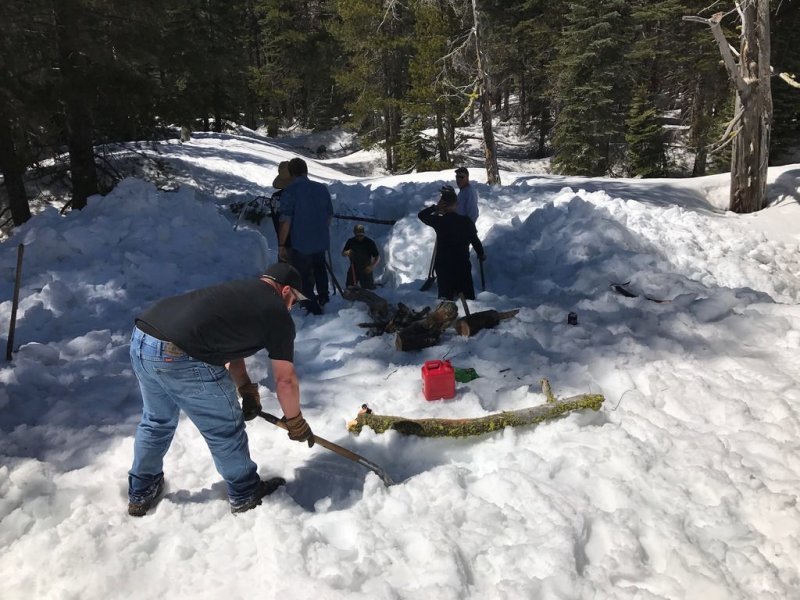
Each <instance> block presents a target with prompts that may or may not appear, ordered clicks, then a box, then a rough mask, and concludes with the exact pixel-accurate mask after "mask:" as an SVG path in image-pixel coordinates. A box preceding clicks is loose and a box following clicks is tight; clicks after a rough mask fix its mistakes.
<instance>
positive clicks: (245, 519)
mask: <svg viewBox="0 0 800 600" xmlns="http://www.w3.org/2000/svg"><path fill="white" fill-rule="evenodd" d="M345 142H346V141H342V144H344V143H345ZM314 143H315V142H314V141H310V140H303V141H302V145H304V146H308V145H309V144H312V145H313V144H314ZM161 150H162V156H163V157H164V158H165V160H166V161H167V162H168V164H170V165H171V172H172V174H173V176H174V177H175V178H176V179H177V180H179V181H180V182H181V183H182V184H183V185H182V187H181V188H180V189H179V190H178V191H172V192H167V191H158V190H156V188H155V187H153V186H152V185H150V184H147V183H144V182H142V181H139V180H133V179H130V180H126V181H124V182H123V183H122V184H121V185H120V186H119V187H118V188H117V189H116V190H114V191H113V192H112V193H111V194H109V195H108V196H106V197H104V198H101V197H95V198H92V199H90V202H89V205H88V207H87V208H86V209H85V210H83V211H81V212H72V213H69V214H68V215H66V216H60V215H59V214H58V211H57V210H56V209H50V210H47V211H45V212H44V213H42V214H40V215H39V216H37V217H36V218H34V219H33V220H31V221H30V222H29V223H27V224H26V225H25V226H23V227H21V228H19V229H18V230H17V231H16V232H15V234H14V236H13V237H12V238H11V239H9V240H8V241H6V242H4V243H3V244H2V245H0V271H2V274H3V277H2V281H0V298H1V299H2V300H3V302H2V303H0V323H1V325H0V327H2V329H1V330H0V335H2V337H3V340H5V339H6V337H7V334H8V326H9V321H10V316H11V298H12V295H13V281H14V276H15V269H16V260H17V247H18V245H19V244H21V243H24V244H25V254H24V266H23V272H22V289H21V293H20V308H19V312H18V314H17V324H16V334H15V345H14V355H13V360H12V361H11V362H8V363H4V364H3V365H2V367H1V368H0V381H2V388H0V430H1V431H2V436H0V456H1V457H2V462H1V464H0V597H2V598H3V600H12V599H25V600H27V599H30V598H36V599H40V598H41V599H51V598H52V599H58V600H61V599H67V598H75V599H81V600H86V599H106V598H131V599H133V598H147V597H155V596H158V597H163V598H170V599H177V598H187V599H188V598H192V599H195V598H209V599H217V598H228V599H236V598H254V597H264V598H279V599H281V600H289V599H298V600H305V599H307V598H317V599H328V598H330V599H339V598H342V599H344V598H346V599H356V598H363V599H370V600H372V599H375V598H381V599H383V598H386V599H389V598H391V599H399V598H403V599H409V600H410V599H414V600H416V599H432V600H434V599H435V600H442V599H453V600H456V599H463V598H476V599H479V598H480V599H485V598H490V599H495V598H507V599H521V598H526V599H528V598H545V599H548V598H559V599H565V600H566V599H575V598H593V599H595V598H670V599H673V598H681V599H697V598H702V599H704V600H709V599H724V600H729V599H738V598H742V599H753V598H759V599H761V598H775V599H779V598H780V599H785V598H797V597H800V510H799V509H798V494H799V493H800V441H799V440H800V420H799V419H798V416H799V413H800V361H799V360H798V358H797V357H798V354H800V305H799V304H800V204H799V202H800V165H789V166H786V167H780V168H773V169H772V170H771V172H770V174H771V186H770V197H771V198H772V199H773V204H772V206H771V207H770V208H768V209H766V210H764V211H762V212H760V213H757V214H754V215H745V216H742V215H734V214H731V213H727V212H725V211H724V207H725V205H726V203H727V197H726V194H727V178H726V177H725V176H713V177H707V178H702V179H680V180H668V179H664V180H646V181H645V180H606V179H580V178H565V177H553V176H548V175H545V174H543V173H545V169H543V168H536V166H535V165H533V164H531V163H517V164H516V166H512V165H510V164H508V163H504V166H505V167H507V168H506V169H505V170H503V172H502V178H503V184H504V185H502V186H500V187H495V188H489V187H488V186H487V185H485V175H484V174H483V173H481V172H480V171H479V170H473V172H472V174H473V180H475V181H476V182H477V185H478V189H479V193H480V196H481V201H480V210H481V216H480V218H479V220H478V230H479V234H480V235H481V237H482V239H483V240H484V244H485V247H486V252H487V256H488V260H487V262H486V279H487V282H486V288H487V289H486V291H482V292H480V293H479V294H478V298H477V300H476V301H474V302H471V309H472V310H474V311H477V310H482V309H489V308H493V309H497V310H507V309H511V308H519V309H520V312H519V314H518V315H517V316H516V317H515V318H514V319H511V320H508V321H504V322H503V323H502V324H501V325H500V326H498V327H497V328H496V329H492V330H486V331H483V332H481V333H479V334H478V335H476V336H475V337H472V338H461V337H458V336H457V335H456V334H455V332H454V331H451V332H448V333H446V334H445V336H444V337H443V339H442V342H441V344H440V345H438V346H435V347H432V348H428V349H426V350H424V351H420V352H411V353H401V352H398V351H396V350H395V349H394V340H393V338H392V337H391V336H388V335H387V336H383V337H367V336H366V334H365V330H364V329H363V328H360V327H359V326H358V324H359V323H362V322H364V321H367V320H368V316H367V313H366V307H365V306H364V305H363V304H360V303H349V302H347V301H345V300H343V299H342V298H341V296H339V295H335V296H333V301H332V302H331V304H330V305H328V306H326V313H325V315H323V316H321V317H313V316H306V315H304V314H303V313H302V311H294V315H293V316H294V319H295V322H296V325H297V332H298V333H297V340H296V365H297V368H298V372H299V374H300V378H301V397H302V403H303V412H304V414H305V415H306V417H307V419H308V421H309V423H310V425H311V426H312V428H313V429H314V431H315V432H316V433H317V434H319V435H321V436H323V437H325V438H327V439H329V440H331V441H333V442H336V443H338V444H340V445H342V446H345V447H347V448H350V449H352V450H353V451H355V452H357V453H359V454H362V455H363V456H365V457H367V458H368V459H369V460H371V461H373V462H375V463H377V464H378V465H380V466H381V467H382V468H384V469H385V470H386V471H387V472H388V473H389V474H390V475H391V477H392V478H393V479H394V480H395V481H397V482H398V483H397V484H396V485H394V486H391V487H385V486H384V485H383V483H382V482H381V480H380V479H379V478H378V477H377V476H376V475H375V474H373V473H371V472H369V471H367V470H365V469H364V468H363V467H361V466H359V465H358V464H355V463H352V462H349V461H347V460H345V459H343V458H341V457H339V456H337V455H335V454H333V453H331V452H329V451H326V450H325V449H323V448H320V447H319V446H315V447H314V448H312V449H308V448H307V447H305V446H304V445H301V444H297V443H293V442H290V441H289V440H288V439H287V437H286V435H285V433H284V432H283V431H281V430H279V429H276V428H275V427H273V426H272V425H270V424H268V423H267V422H265V421H263V420H256V421H253V422H250V423H249V424H248V435H249V438H250V447H251V452H252V454H253V457H254V459H255V461H256V462H257V463H258V464H259V467H260V472H261V474H262V475H263V476H274V475H280V476H283V477H285V478H286V479H287V480H288V485H287V486H286V487H285V488H284V489H282V490H280V491H278V492H277V493H276V494H274V495H273V496H271V497H269V498H267V499H266V500H265V502H264V504H263V505H262V506H261V507H259V508H257V509H255V510H252V511H249V512H247V513H244V514H242V515H240V516H236V517H234V516H233V515H231V514H230V512H229V508H228V503H227V501H226V493H225V487H224V485H223V483H222V481H221V480H220V478H219V476H218V475H217V473H216V471H215V470H214V467H213V464H212V461H211V458H210V456H209V453H208V451H207V449H206V447H205V444H204V442H203V440H202V438H201V437H200V435H199V434H198V432H197V431H196V429H195V428H194V427H193V426H192V425H191V423H189V422H187V421H185V420H183V421H182V422H181V424H180V426H179V428H178V432H177V435H176V437H175V440H174V442H173V445H172V448H171V450H170V452H169V453H168V455H167V459H166V464H165V474H166V478H167V482H168V483H167V493H166V495H165V498H164V499H163V501H162V502H161V503H160V504H159V505H158V506H157V508H156V509H155V510H153V511H152V512H151V514H148V515H147V516H146V517H144V518H141V519H133V518H130V517H128V516H127V514H126V505H127V499H126V475H127V469H128V468H129V466H130V462H131V458H132V446H133V434H134V430H135V427H136V424H137V422H138V418H139V415H140V410H141V402H140V398H139V392H138V387H137V385H136V382H135V379H134V377H133V375H132V372H131V368H130V364H129V359H128V339H129V336H130V331H131V326H132V322H133V317H134V316H135V315H136V314H137V313H138V312H139V311H140V310H141V309H143V308H144V307H146V306H147V305H149V304H150V303H152V302H154V301H155V300H157V299H159V298H161V297H163V296H166V295H171V294H176V293H179V292H183V291H186V290H189V289H192V288H196V287H199V286H204V285H209V284H212V283H216V282H219V281H223V280H228V279H234V278H241V277H248V276H255V275H257V274H258V273H259V272H260V271H261V270H262V269H263V268H264V267H265V266H266V265H267V264H270V263H272V262H274V261H275V257H276V253H275V249H276V243H275V234H274V230H273V229H272V224H271V222H270V221H269V219H265V220H264V221H263V222H262V224H261V225H260V226H255V225H253V224H250V223H244V225H240V226H239V227H237V228H236V229H234V227H233V225H234V223H235V215H233V214H232V213H231V211H230V210H228V205H229V204H230V203H233V202H236V201H242V200H247V199H250V198H253V197H254V196H257V195H260V194H265V193H266V194H269V193H271V191H272V188H271V187H270V184H271V182H272V179H273V178H274V176H275V175H276V173H277V163H278V162H279V161H281V160H287V159H289V158H291V157H292V156H294V154H293V152H292V150H291V146H290V144H287V143H281V144H277V143H275V142H274V141H269V140H266V139H264V138H259V137H257V136H249V135H218V134H204V135H196V136H195V137H194V139H193V140H192V141H191V142H189V143H187V144H178V143H177V142H174V143H167V144H163V145H162V147H161ZM306 154H307V153H306ZM331 154H335V153H334V152H331ZM375 158H376V157H375V156H374V155H372V156H370V155H369V153H364V152H362V153H359V156H357V157H355V158H353V157H349V156H341V155H339V156H329V157H328V158H326V159H320V160H316V159H313V160H312V159H310V158H309V159H307V160H308V163H309V169H310V173H311V176H312V178H315V179H319V180H322V181H324V182H326V183H328V184H329V185H330V189H331V191H332V193H333V194H334V195H335V199H334V208H335V211H336V212H337V214H339V215H362V216H370V217H377V218H381V219H397V222H396V224H395V225H393V226H390V225H380V224H367V233H368V235H370V236H371V237H373V238H374V239H375V240H376V241H377V243H378V245H379V247H380V248H381V250H382V253H383V261H382V263H381V266H380V267H379V271H380V273H379V275H380V279H381V280H382V281H383V282H384V285H383V287H381V288H380V289H379V290H378V291H379V293H380V294H381V295H382V296H383V297H385V298H386V299H387V300H389V301H390V302H393V303H396V302H404V303H406V304H408V305H409V306H410V307H412V308H417V309H420V308H422V307H424V306H433V305H435V303H436V294H435V288H434V290H431V291H428V292H421V291H419V288H420V285H421V283H422V281H423V280H424V278H425V276H426V275H427V270H428V264H429V260H430V252H431V247H432V241H433V233H432V231H430V230H429V229H428V228H427V227H425V226H424V225H422V224H421V223H420V222H419V221H418V220H417V218H416V213H417V211H419V210H420V209H421V208H422V207H423V206H425V205H426V204H428V203H431V202H433V201H434V200H435V199H436V198H437V197H438V188H439V187H440V186H441V185H442V184H444V183H449V184H453V179H452V175H453V174H452V172H451V171H446V172H440V173H423V174H409V175H403V176H392V177H387V176H383V175H381V174H380V173H379V172H378V171H377V170H376V169H373V170H372V172H371V173H368V176H366V177H360V176H356V175H352V174H350V175H348V174H346V173H353V172H364V169H367V170H369V168H370V167H369V165H370V164H373V165H374V164H375ZM349 160H350V161H352V163H351V164H350V166H351V167H352V164H353V163H358V168H348V165H347V163H348V161H349ZM532 162H535V161H532ZM353 223H354V222H353V221H350V220H346V219H335V220H334V223H333V225H332V240H333V242H332V246H331V250H332V252H331V254H332V257H333V263H334V269H335V272H336V273H337V275H338V276H339V279H340V280H343V279H344V274H345V269H346V264H345V263H344V260H345V259H343V258H342V257H341V256H340V255H339V253H340V251H341V248H342V246H343V244H344V242H345V240H346V239H347V238H348V237H349V236H350V235H351V229H352V225H353ZM474 262H475V266H476V269H477V261H474ZM475 281H476V283H478V282H479V281H480V279H479V277H478V276H477V271H476V273H475ZM625 281H629V282H630V283H629V285H628V287H629V289H631V290H633V291H634V292H636V293H638V294H640V296H639V297H636V298H628V297H625V296H622V295H619V294H617V293H615V292H614V291H613V290H612V288H611V287H610V285H609V284H610V283H613V282H625ZM645 295H646V296H649V297H650V298H655V299H659V300H668V302H660V303H657V302H653V301H650V300H648V299H646V298H645V297H644V296H645ZM569 312H575V313H577V315H578V325H576V326H570V325H568V324H567V314H568V313H569ZM442 357H447V358H448V359H449V360H451V361H452V363H453V365H454V366H458V367H473V368H475V369H476V370H477V372H478V373H479V374H480V378H479V379H476V380H474V381H472V382H470V383H467V384H458V387H457V395H456V398H455V399H453V400H448V401H437V402H427V401H425V399H424V397H423V396H422V393H421V375H420V368H421V366H422V365H423V363H424V361H426V360H430V359H435V358H442ZM268 365H269V361H268V359H267V357H266V356H265V354H264V353H263V352H262V353H259V354H257V355H256V356H254V357H252V358H251V359H248V368H249V370H250V372H251V375H252V376H253V377H254V380H255V381H257V382H259V384H260V387H261V392H262V397H263V400H264V405H265V409H266V410H267V411H270V412H274V413H277V414H280V409H279V407H278V405H277V402H276V401H275V396H274V393H273V392H272V391H271V379H270V376H269V368H268ZM543 377H545V378H548V379H549V380H550V381H551V383H552V386H553V390H554V392H555V393H556V394H557V395H560V396H563V397H566V396H571V395H575V394H580V393H585V392H592V393H600V394H603V395H604V396H605V398H606V402H605V405H604V407H603V408H602V409H601V410H600V411H598V412H591V411H589V412H585V413H573V414H571V415H569V416H567V417H565V418H563V419H560V420H557V421H552V422H547V423H544V424H540V425H538V426H536V427H522V428H514V429H507V430H504V431H501V432H497V433H494V434H491V435H485V436H480V437H474V438H465V439H421V438H414V437H405V436H402V435H399V434H396V433H395V432H389V433H384V434H375V433H373V432H371V430H365V431H364V432H362V434H361V435H360V436H357V437H356V436H353V435H351V434H349V433H348V432H347V430H346V428H345V424H346V422H347V421H348V420H349V419H352V418H353V417H354V416H355V415H356V412H357V411H358V409H359V407H360V405H361V404H362V403H364V402H367V403H369V405H370V406H371V408H372V409H373V410H374V411H375V412H377V413H381V414H394V415H402V416H406V417H411V418H414V417H447V418H457V417H477V416H484V415H488V414H491V413H495V412H498V411H503V410H515V409H521V408H526V407H530V406H534V405H538V404H541V403H543V402H544V396H543V395H542V394H541V391H540V387H539V384H538V382H539V380H540V379H541V378H543Z"/></svg>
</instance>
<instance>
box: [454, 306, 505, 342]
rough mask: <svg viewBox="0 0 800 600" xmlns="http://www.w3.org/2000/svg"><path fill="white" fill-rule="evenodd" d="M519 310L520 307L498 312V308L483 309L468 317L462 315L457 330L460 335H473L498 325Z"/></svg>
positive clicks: (457, 323) (457, 322)
mask: <svg viewBox="0 0 800 600" xmlns="http://www.w3.org/2000/svg"><path fill="white" fill-rule="evenodd" d="M518 312H519V309H518V308H515V309H514V310H507V311H505V312H498V311H496V310H482V311H481V312H476V313H472V314H471V315H467V316H466V317H461V318H460V319H458V320H457V321H456V325H455V328H456V331H457V332H458V333H459V335H463V336H464V337H471V336H473V335H475V334H476V333H478V332H479V331H482V330H484V329H491V328H492V327H497V325H498V324H499V323H500V321H503V320H504V319H511V318H512V317H514V316H515V315H516V314H517V313H518Z"/></svg>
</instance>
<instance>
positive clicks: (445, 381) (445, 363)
mask: <svg viewBox="0 0 800 600" xmlns="http://www.w3.org/2000/svg"><path fill="white" fill-rule="evenodd" d="M422 393H423V394H424V395H425V399H426V400H440V399H447V398H452V397H454V396H455V395H456V372H455V371H454V370H453V366H452V365H451V364H450V361H449V360H428V361H425V364H424V365H423V366H422Z"/></svg>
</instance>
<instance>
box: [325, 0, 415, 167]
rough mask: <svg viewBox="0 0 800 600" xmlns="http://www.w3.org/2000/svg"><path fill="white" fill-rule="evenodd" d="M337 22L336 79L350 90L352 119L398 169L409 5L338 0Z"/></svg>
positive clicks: (408, 44)
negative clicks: (341, 58) (339, 55)
mask: <svg viewBox="0 0 800 600" xmlns="http://www.w3.org/2000/svg"><path fill="white" fill-rule="evenodd" d="M335 8H336V14H337V16H338V20H337V21H335V22H333V23H332V24H331V25H330V30H331V32H332V33H333V35H334V37H335V38H336V39H337V40H338V41H339V43H340V44H341V45H342V47H343V48H344V50H345V53H346V56H347V59H346V64H344V65H342V66H341V68H340V70H339V71H338V73H337V75H336V81H337V82H338V84H339V85H340V86H341V87H342V89H343V90H344V92H345V93H346V94H349V98H350V100H349V102H348V106H349V108H350V110H351V118H352V121H353V123H354V124H356V125H357V127H358V128H359V131H360V132H361V137H362V139H363V140H364V141H365V143H367V144H371V143H381V144H382V145H383V148H384V151H385V153H386V168H387V169H388V170H389V171H394V170H396V168H397V165H396V156H395V146H396V144H397V143H398V141H399V139H400V129H401V123H402V104H403V100H404V98H405V94H406V91H407V89H408V63H409V59H410V53H411V41H410V33H411V31H412V29H411V24H412V22H413V21H412V14H411V12H410V11H409V10H408V9H407V7H406V6H405V5H402V4H401V3H399V2H392V3H391V7H390V9H389V10H387V9H386V8H385V7H384V6H383V3H381V2H375V1H371V0H337V1H336V2H335Z"/></svg>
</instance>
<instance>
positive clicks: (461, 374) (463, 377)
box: [453, 367, 480, 383]
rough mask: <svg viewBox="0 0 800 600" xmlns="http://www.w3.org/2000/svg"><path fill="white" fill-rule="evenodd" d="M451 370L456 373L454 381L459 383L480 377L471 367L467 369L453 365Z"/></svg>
mask: <svg viewBox="0 0 800 600" xmlns="http://www.w3.org/2000/svg"><path fill="white" fill-rule="evenodd" d="M453 370H454V371H455V373H456V381H457V382H459V383H467V382H468V381H472V380H473V379H477V378H478V377H480V375H478V373H477V372H476V371H475V369H473V368H472V367H470V368H468V369H461V368H459V367H453Z"/></svg>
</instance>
